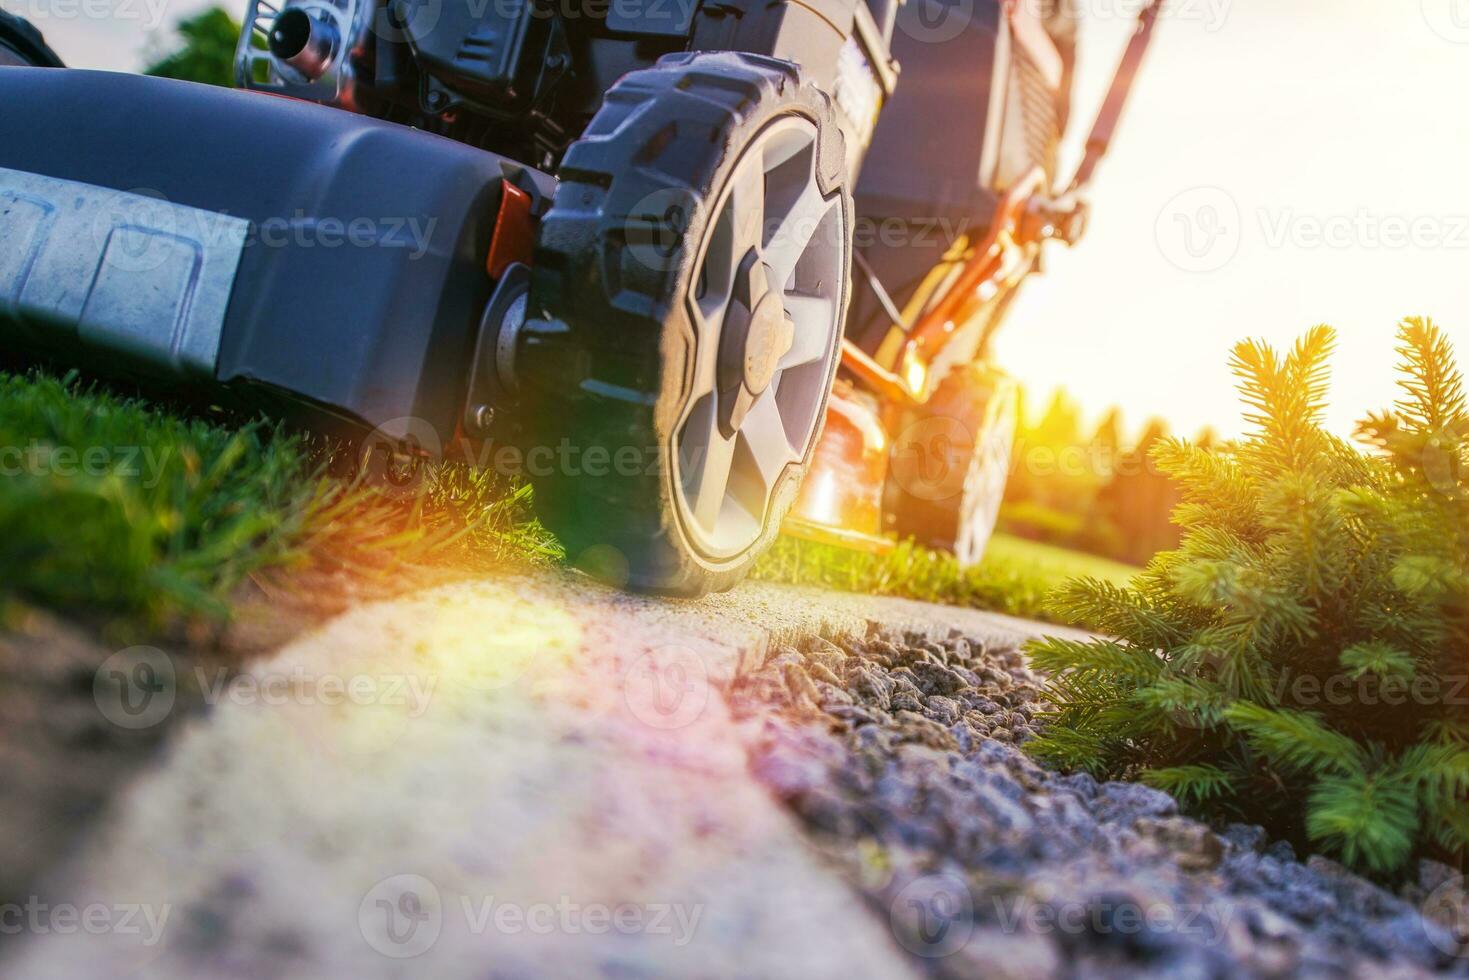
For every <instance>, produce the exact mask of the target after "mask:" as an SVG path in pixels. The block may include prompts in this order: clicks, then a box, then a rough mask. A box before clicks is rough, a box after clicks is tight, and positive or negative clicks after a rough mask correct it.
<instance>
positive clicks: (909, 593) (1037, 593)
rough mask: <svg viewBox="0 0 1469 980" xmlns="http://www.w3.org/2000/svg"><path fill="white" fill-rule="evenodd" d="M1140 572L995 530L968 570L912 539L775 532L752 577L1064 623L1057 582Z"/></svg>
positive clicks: (1116, 578)
mask: <svg viewBox="0 0 1469 980" xmlns="http://www.w3.org/2000/svg"><path fill="white" fill-rule="evenodd" d="M1138 571H1139V569H1136V568H1133V567H1131V566H1129V565H1121V564H1118V563H1117V562H1112V561H1107V560H1106V559H1104V558H1096V557H1094V556H1092V555H1086V554H1082V553H1080V552H1075V551H1067V550H1065V549H1063V548H1056V547H1052V546H1050V545H1044V544H1036V543H1035V542H1031V541H1026V540H1023V539H1021V538H1014V537H1010V536H1008V535H1003V534H999V535H996V536H995V538H994V539H993V540H992V541H991V542H990V546H989V549H988V551H987V552H986V553H985V557H984V561H982V562H981V563H980V564H979V565H978V566H977V567H975V568H971V569H967V570H966V569H961V568H960V567H959V563H958V562H957V561H955V560H954V558H953V556H952V555H948V554H944V553H941V552H936V551H930V550H929V549H927V548H921V547H919V546H917V545H915V544H913V543H912V542H911V541H910V542H904V543H903V544H900V545H898V546H897V547H895V548H894V549H893V550H892V551H890V552H888V553H886V554H869V553H866V552H859V551H852V550H848V549H845V548H838V547H834V546H831V545H823V544H815V543H812V542H809V541H801V540H797V539H794V538H781V539H779V540H778V541H777V542H776V545H775V547H774V548H772V549H771V551H770V553H769V554H767V555H766V556H765V557H764V558H762V559H761V560H760V563H759V565H757V566H756V570H755V577H756V578H760V579H764V580H766V581H772V582H789V583H798V584H807V585H821V586H825V587H827V588H832V589H841V590H844V591H848V592H862V593H866V594H869V595H891V596H902V597H904V598H909V599H921V600H924V601H925V602H941V603H946V604H948V605H959V606H973V607H976V608H980V609H992V610H995V611H997V612H1004V613H1010V614H1011V615H1015V616H1025V617H1028V618H1031V619H1047V620H1051V621H1053V622H1063V623H1064V622H1068V619H1067V618H1066V617H1065V616H1064V615H1062V614H1061V613H1060V612H1059V611H1058V610H1056V609H1054V608H1053V607H1052V606H1051V604H1050V602H1049V596H1050V595H1051V593H1052V592H1054V591H1055V590H1056V589H1057V588H1059V587H1060V586H1061V585H1064V584H1065V583H1066V582H1067V581H1069V580H1070V579H1072V578H1075V577H1077V576H1082V575H1090V576H1092V577H1095V578H1101V579H1104V580H1106V581H1110V582H1117V583H1118V584H1123V585H1125V584H1126V583H1127V582H1128V581H1129V580H1131V578H1132V576H1133V575H1134V574H1136V573H1137V572H1138ZM1075 625H1080V626H1086V625H1089V624H1086V623H1077V624H1075Z"/></svg>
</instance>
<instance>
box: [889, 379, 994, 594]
mask: <svg viewBox="0 0 1469 980" xmlns="http://www.w3.org/2000/svg"><path fill="white" fill-rule="evenodd" d="M1019 412H1020V400H1019V389H1018V388H1017V387H1016V385H1015V382H1014V381H1013V380H1011V379H1010V378H1009V376H1007V375H1005V374H1003V373H1001V372H1000V371H998V370H996V369H994V368H992V367H989V366H987V365H984V364H970V365H966V366H964V367H960V368H956V369H955V370H954V371H953V373H952V374H950V375H949V376H948V377H947V378H945V379H944V380H943V382H942V383H940V385H939V387H938V390H937V391H935V392H934V394H933V397H932V398H930V399H929V401H928V402H927V404H925V405H924V406H923V409H922V410H921V414H919V415H918V416H917V417H916V418H914V419H911V420H910V422H909V424H908V425H907V426H906V427H905V428H904V430H903V432H902V433H900V434H899V436H898V438H897V439H895V440H894V442H893V461H892V471H891V472H892V477H893V479H892V483H893V486H892V487H891V488H890V489H891V491H892V497H893V499H892V500H891V504H890V506H891V509H892V514H893V518H894V523H895V529H896V531H897V533H898V535H899V537H912V538H914V539H916V540H917V541H918V542H919V543H920V544H924V545H927V546H929V547H932V548H937V549H940V550H942V551H949V552H952V553H953V554H954V556H955V557H956V558H958V559H959V564H960V566H962V567H965V568H968V567H969V566H971V565H977V564H979V562H980V559H982V558H983V557H984V552H985V549H986V548H987V547H988V546H989V541H990V537H991V536H992V535H993V534H994V530H995V524H996V522H997V521H998V520H999V516H1000V504H1001V502H1002V501H1003V500H1004V497H1005V485H1006V484H1007V483H1008V482H1009V477H1010V460H1011V454H1012V452H1013V450H1014V446H1015V430H1016V427H1017V425H1018V422H1019Z"/></svg>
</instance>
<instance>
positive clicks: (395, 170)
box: [0, 0, 1079, 547]
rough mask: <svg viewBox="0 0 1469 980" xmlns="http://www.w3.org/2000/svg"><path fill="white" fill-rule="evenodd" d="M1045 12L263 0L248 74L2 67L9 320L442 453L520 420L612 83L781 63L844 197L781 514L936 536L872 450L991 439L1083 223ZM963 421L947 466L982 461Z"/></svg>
mask: <svg viewBox="0 0 1469 980" xmlns="http://www.w3.org/2000/svg"><path fill="white" fill-rule="evenodd" d="M1034 6H1035V5H1030V4H1014V3H1006V2H999V0H976V2H975V3H974V4H972V5H967V6H963V7H950V6H949V5H947V4H944V3H943V2H941V0H911V2H909V3H907V4H905V5H900V4H898V3H896V2H891V0H820V2H816V3H806V2H796V0H787V2H781V3H775V4H766V3H756V2H748V3H747V2H744V0H733V2H719V3H714V2H705V3H701V4H685V5H680V4H676V3H675V4H669V5H657V4H651V5H642V6H640V7H638V8H637V9H636V10H633V9H632V8H625V7H623V6H622V5H615V4H614V5H612V6H611V7H610V8H605V9H604V8H601V7H599V8H597V12H596V13H595V15H588V16H570V15H569V14H570V12H569V11H567V10H564V9H552V8H551V7H550V6H548V5H547V4H545V3H544V2H542V0H506V2H504V3H496V4H489V5H485V6H483V9H476V8H473V6H472V5H471V7H465V6H464V5H460V4H441V3H438V2H436V0H386V2H385V0H292V2H290V3H288V4H286V5H284V6H282V7H280V8H279V9H277V8H275V7H274V6H271V5H269V4H266V3H263V2H259V0H255V2H252V3H251V4H250V6H249V8H248V10H247V15H246V19H245V30H244V32H243V35H242V37H241V42H240V47H239V52H238V65H239V75H240V83H241V86H242V87H243V88H246V89H255V90H256V91H254V92H250V91H225V90H220V89H214V88H207V87H204V86H199V85H194V84H190V83H184V82H175V81H167V80H161V79H151V78H142V77H135V76H125V75H117V74H110V73H99V72H85V71H69V70H68V71H58V70H55V69H49V68H16V69H6V70H3V71H0V104H4V105H5V106H6V111H5V112H4V113H3V114H0V329H3V330H4V331H5V335H6V337H7V339H8V340H13V341H14V342H13V343H8V344H7V346H8V347H10V348H11V353H14V352H15V351H23V352H25V353H27V354H35V355H40V356H42V357H50V358H53V359H57V360H60V361H64V362H67V363H71V362H76V363H82V364H85V365H87V366H89V367H91V368H92V369H93V370H94V371H95V372H97V373H99V374H102V375H110V376H117V377H124V378H128V379H131V378H134V377H146V378H149V379H151V382H150V383H151V384H153V385H154V386H159V387H162V388H163V389H165V390H170V391H174V392H176V393H178V394H179V395H183V396H188V395H198V396H201V397H204V398H207V399H209V400H211V401H213V402H220V401H230V400H237V401H239V402H240V403H241V404H242V405H245V406H248V407H261V406H263V407H266V408H267V409H268V410H270V411H272V412H275V413H277V414H280V415H286V416H291V417H294V418H297V419H299V420H301V421H302V422H304V423H306V424H308V425H310V426H312V427H315V428H327V429H332V430H336V431H340V432H342V433H343V434H350V433H351V432H354V431H356V432H364V431H371V432H373V433H374V434H375V435H381V436H383V437H386V438H387V439H388V440H390V441H400V442H401V444H402V446H401V448H402V449H403V450H404V451H406V452H431V453H438V454H447V453H448V451H449V450H450V449H451V446H453V445H459V444H461V443H465V442H466V440H468V441H469V442H473V441H474V440H476V439H483V438H488V437H490V435H491V431H490V427H489V426H488V424H486V420H487V419H488V418H489V417H491V416H493V415H494V414H495V413H496V412H497V411H498V410H499V409H501V408H504V407H509V404H508V403H509V401H510V399H509V393H510V391H511V389H513V387H514V385H515V379H514V377H513V370H510V369H509V368H508V367H507V365H511V364H512V362H513V355H514V347H515V344H516V343H517V341H516V339H515V337H516V334H515V332H514V331H513V330H510V329H508V328H507V327H506V323H507V322H509V321H508V319H507V318H510V317H512V316H518V317H519V318H520V321H522V322H523V321H524V319H525V317H526V312H525V309H526V303H525V298H524V297H525V291H526V289H527V288H528V287H526V286H525V283H526V282H528V281H529V274H528V273H527V272H526V269H527V266H529V265H532V264H534V263H535V261H536V260H537V257H538V256H540V255H542V254H543V251H544V250H543V249H541V248H539V247H537V246H536V235H537V231H536V227H537V224H538V222H539V220H540V218H541V217H542V216H543V215H545V214H546V213H547V212H548V210H549V209H551V208H552V207H554V206H555V205H556V203H558V202H557V201H556V188H557V180H556V179H555V177H553V176H552V174H554V173H555V172H556V171H557V169H558V168H559V167H560V165H561V160H562V158H563V157H564V156H565V155H567V153H568V150H569V148H570V147H572V146H573V144H575V143H576V141H577V140H578V139H580V138H582V137H583V136H584V135H587V134H588V133H589V132H590V131H592V129H594V128H595V126H596V125H597V123H596V122H594V120H595V119H602V118H604V116H599V115H598V113H599V112H605V111H606V106H605V105H604V100H603V95H604V93H605V92H606V91H607V90H608V89H609V88H611V87H612V86H613V83H614V81H615V80H616V79H618V78H619V77H622V76H625V75H627V73H629V72H633V71H637V70H639V69H642V68H645V67H647V66H649V65H651V64H653V63H654V62H656V61H657V60H658V59H659V58H662V57H663V56H665V55H675V54H677V53H678V52H688V51H695V52H710V51H739V52H753V53H757V54H761V55H770V56H773V57H774V58H776V59H780V60H779V61H778V62H771V63H770V64H772V65H776V64H794V65H798V66H799V68H800V71H801V74H802V76H803V77H804V78H805V79H806V80H808V81H811V82H814V83H815V84H816V86H818V87H819V89H820V90H821V91H822V92H824V93H827V94H828V96H829V105H830V107H831V112H832V114H833V117H834V120H835V126H836V127H837V128H839V130H840V133H841V137H842V139H841V141H840V142H839V143H837V144H835V145H837V146H840V147H844V150H843V151H842V154H841V155H842V156H843V157H844V158H845V164H844V166H845V170H846V173H847V174H849V175H851V177H852V178H853V179H854V183H855V193H854V195H853V197H854V198H855V203H856V216H857V223H856V229H855V231H856V233H855V236H854V237H855V242H854V246H853V247H854V250H855V251H854V255H853V257H854V259H855V263H854V264H853V267H852V282H851V285H850V288H846V289H843V290H842V293H843V295H844V297H845V299H844V301H843V302H844V303H847V301H848V300H849V301H850V302H849V304H847V315H846V319H845V339H843V340H842V341H841V350H840V366H841V371H842V378H841V380H839V381H838V382H837V384H836V388H835V390H834V391H833V392H831V397H830V400H829V401H828V402H827V404H826V409H825V412H826V417H827V425H826V429H825V431H826V435H825V437H824V438H823V439H822V440H821V441H820V443H819V444H817V445H816V446H815V448H814V449H813V450H811V451H809V452H808V455H807V457H806V459H805V460H804V463H805V464H809V474H808V478H807V480H806V483H805V491H804V492H803V493H802V495H801V496H800V498H799V500H798V501H797V502H796V506H795V509H794V510H793V511H792V512H791V513H790V517H789V521H788V523H787V527H788V529H790V530H793V531H795V532H797V533H801V534H804V535H807V536H813V537H822V538H825V539H827V540H833V541H838V542H840V543H843V544H858V545H863V546H875V547H880V546H882V545H883V544H884V542H885V541H886V540H887V537H886V535H887V534H888V532H890V531H892V530H894V529H895V528H896V530H898V531H900V532H903V533H916V534H917V535H918V536H920V537H923V538H926V539H927V540H929V542H930V543H934V544H939V545H943V546H950V547H952V546H953V542H952V541H949V540H947V539H946V538H952V537H953V536H954V532H953V531H952V529H950V530H942V529H941V530H940V531H938V532H935V533H927V532H926V531H925V530H924V527H923V526H917V527H914V526H912V525H911V524H910V525H905V524H904V523H903V522H902V520H901V513H902V512H903V511H904V510H905V509H906V510H912V508H911V507H909V506H907V505H906V504H905V503H904V501H903V496H904V494H905V493H906V494H908V495H910V496H911V495H912V492H913V488H912V486H911V481H905V480H901V479H899V480H897V481H895V480H894V474H893V468H894V462H895V460H896V459H897V456H898V454H900V453H901V452H902V451H903V446H904V441H905V433H906V432H908V431H909V430H911V429H912V428H913V427H914V425H916V424H920V423H922V422H923V421H924V419H925V417H926V414H929V413H928V412H927V408H926V406H929V405H930V403H931V402H934V403H935V404H937V403H942V404H943V405H944V410H945V411H946V412H951V413H953V412H958V413H959V414H960V415H964V416H965V418H964V419H963V421H964V423H965V424H966V425H968V426H969V428H970V429H972V428H974V427H976V426H992V425H995V424H1000V423H996V422H995V419H996V418H997V417H1002V416H1003V415H1004V411H1003V408H999V409H997V407H996V406H997V405H1001V404H1002V403H1005V402H1007V401H1009V402H1013V398H1014V390H1013V386H1012V385H1010V384H1009V382H1008V381H1007V380H1006V379H1004V377H1003V376H1002V375H1001V374H999V373H997V372H995V371H993V370H991V369H989V368H988V367H984V368H983V369H982V372H981V373H983V374H984V377H985V378H987V379H989V380H987V381H983V382H980V383H979V388H978V389H976V388H975V380H974V379H975V378H976V377H978V375H977V374H976V373H975V372H976V371H977V370H980V368H979V366H981V365H985V364H986V363H987V361H988V347H989V340H990V337H991V336H992V335H993V332H994V329H995V327H996V326H997V325H998V323H999V322H1000V319H1001V318H1002V316H1003V313H1004V310H1005V308H1006V306H1007V305H1008V303H1009V301H1010V300H1011V298H1012V297H1013V295H1014V293H1015V290H1016V289H1017V288H1018V286H1019V284H1020V282H1021V281H1022V280H1023V279H1024V278H1025V277H1026V276H1027V275H1028V274H1030V273H1031V272H1032V271H1033V269H1034V267H1035V261H1036V258H1037V256H1038V254H1039V251H1040V248H1041V246H1042V244H1043V243H1044V242H1045V241H1046V240H1048V239H1051V238H1068V237H1069V235H1068V234H1067V229H1069V228H1070V227H1071V225H1070V224H1069V223H1068V220H1067V219H1068V217H1070V216H1074V215H1075V214H1077V213H1078V210H1079V207H1078V204H1077V202H1075V201H1074V200H1068V199H1065V198H1064V197H1063V196H1062V195H1061V193H1060V191H1061V182H1060V179H1059V175H1058V174H1057V150H1058V146H1059V143H1060V140H1061V137H1062V134H1063V132H1064V129H1065V126H1066V116H1067V106H1068V103H1069V87H1070V77H1071V64H1072V58H1073V55H1074V45H1072V44H1071V40H1070V39H1071V36H1072V35H1071V31H1072V29H1073V28H1074V20H1073V19H1072V18H1071V16H1070V15H1069V14H1068V13H1067V11H1068V9H1069V5H1068V4H1067V3H1065V2H1064V0H1057V2H1056V3H1055V4H1053V5H1051V8H1042V9H1050V13H1044V12H1043V13H1042V14H1041V15H1037V14H1036V13H1035V10H1034V9H1032V8H1033V7H1034ZM591 9H592V8H590V7H589V8H588V11H583V12H582V13H588V12H589V11H591ZM634 14H635V16H634ZM27 40H28V41H29V38H27ZM37 40H39V39H38V38H37ZM14 48H15V45H12V49H14ZM12 60H14V59H12ZM31 60H32V63H37V64H39V63H43V62H40V61H36V60H35V59H34V58H32V59H31ZM695 70H696V71H697V69H695ZM761 70H763V69H761ZM900 79H901V84H900ZM711 91H716V92H717V91H718V86H717V85H716V86H715V88H714V89H712V90H711ZM730 91H731V92H733V91H734V90H733V89H731V90H730ZM271 96H277V97H271ZM342 110H349V111H345V112H344V111H342ZM589 127H590V128H591V129H589ZM578 179H583V180H584V178H581V177H580V175H578ZM767 179H768V178H767ZM559 203H564V202H559ZM670 213H671V212H670ZM670 220H672V219H670ZM678 227H679V226H678V225H677V223H676V222H675V223H674V224H673V225H672V228H673V230H674V232H675V233H676V230H677V228H678ZM622 231H623V230H621V229H620V230H618V233H619V234H620V233H622ZM543 244H544V243H543ZM544 254H547V255H552V254H556V253H555V249H554V248H553V249H551V250H550V251H548V252H545V253H544ZM794 281H795V279H794V277H793V279H792V282H794ZM776 285H779V284H776ZM517 289H518V290H519V292H516V290H517ZM517 304H518V305H517ZM516 311H518V312H516ZM787 315H788V316H789V315H790V314H787ZM839 324H840V321H839ZM542 326H543V328H544V326H545V325H542ZM551 326H552V327H554V324H552V325H551ZM507 337H508V338H510V341H509V345H508V346H507V341H506V338H507ZM966 372H967V374H966V378H967V379H968V380H967V381H966V384H967V385H968V387H966V388H965V389H964V392H963V393H962V394H963V397H962V398H958V399H956V398H955V397H953V392H952V391H950V392H949V393H948V395H947V396H945V397H943V398H938V402H935V398H936V397H937V396H938V395H939V394H940V393H941V392H942V391H943V390H944V385H945V383H946V379H948V378H950V377H951V376H957V375H958V374H965V373H966ZM950 387H951V388H952V384H951V385H950ZM502 402H504V403H505V404H501V403H502ZM956 406H958V407H957V408H956ZM965 413H967V415H966V414H965ZM1012 424H1013V420H1012ZM920 427H921V426H920ZM978 435H981V436H982V435H983V433H979V434H978ZM975 436H976V433H975V432H973V431H968V430H966V432H965V433H963V434H961V436H960V438H959V442H961V443H963V442H964V441H965V440H966V439H967V440H969V442H970V445H969V446H968V448H967V449H965V450H964V452H962V453H961V454H960V455H959V456H957V457H955V458H953V459H947V460H940V461H939V462H940V464H941V465H943V466H948V467H951V468H952V467H954V466H957V467H959V468H961V469H963V468H969V469H972V468H973V466H974V465H975V464H974V463H973V460H976V459H979V458H980V456H981V455H982V454H981V452H980V450H979V449H978V448H976V447H977V446H978V443H977V442H976V441H975V439H974V437H975ZM1007 447H1008V444H1005V448H1007ZM985 452H988V453H990V454H991V455H992V454H993V447H991V449H990V450H986V451H985ZM950 482H951V483H952V481H950ZM900 484H901V485H900ZM966 486H967V484H966ZM966 492H967V491H966ZM919 495H920V496H923V494H922V493H920V494H919ZM926 504H932V501H931V500H929V501H926ZM787 506H788V504H787ZM967 507H970V505H969V504H963V505H962V506H961V507H960V509H961V510H962V509H963V508H967ZM920 509H922V508H920ZM928 509H930V510H931V509H932V508H931V507H929V508H928ZM949 509H951V510H952V509H954V508H949ZM963 519H964V518H962V516H961V521H962V520H963ZM924 520H929V518H927V517H925V518H924ZM989 523H990V524H991V525H992V524H993V519H992V518H990V519H989ZM984 534H985V535H986V536H987V534H988V530H987V529H986V530H985V532H984Z"/></svg>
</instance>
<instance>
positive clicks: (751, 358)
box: [718, 248, 795, 434]
mask: <svg viewBox="0 0 1469 980" xmlns="http://www.w3.org/2000/svg"><path fill="white" fill-rule="evenodd" d="M773 276H774V273H773V272H771V270H770V267H769V266H767V265H766V264H765V262H764V260H762V259H761V258H760V254H759V252H758V251H757V250H756V249H753V248H752V249H750V251H749V252H748V253H746V255H745V257H744V259H742V260H741V261H740V264H739V267H738V269H736V270H735V276H734V283H733V290H732V293H733V295H732V297H731V302H730V306H729V311H728V313H727V314H726V318H725V321H724V332H723V334H722V335H721V337H720V343H719V368H718V370H719V388H720V392H721V394H723V395H724V396H725V397H724V398H723V399H722V400H721V403H720V404H721V409H722V410H721V412H720V420H719V421H720V427H721V428H722V429H723V430H724V431H725V433H726V434H728V433H733V432H735V431H737V430H738V429H739V427H740V425H741V423H742V422H743V421H744V418H745V415H746V414H747V413H748V412H749V410H750V406H751V405H753V404H754V403H755V400H756V399H757V398H759V397H760V396H761V395H762V394H764V393H765V390H766V389H767V388H769V387H770V383H771V381H772V380H774V378H775V375H776V372H777V370H778V369H779V367H780V359H781V358H782V357H784V356H785V355H786V353H787V352H788V351H789V350H790V349H791V341H792V340H793V338H794V336H795V324H794V323H793V322H792V321H791V319H790V317H788V316H787V315H786V310H785V304H784V303H783V302H782V300H781V295H780V292H779V291H778V290H775V289H772V288H771V286H770V284H771V280H772V278H773Z"/></svg>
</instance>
